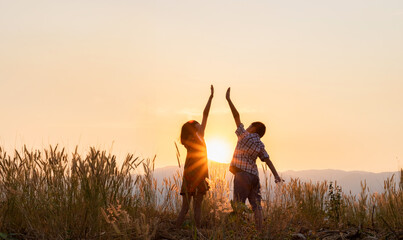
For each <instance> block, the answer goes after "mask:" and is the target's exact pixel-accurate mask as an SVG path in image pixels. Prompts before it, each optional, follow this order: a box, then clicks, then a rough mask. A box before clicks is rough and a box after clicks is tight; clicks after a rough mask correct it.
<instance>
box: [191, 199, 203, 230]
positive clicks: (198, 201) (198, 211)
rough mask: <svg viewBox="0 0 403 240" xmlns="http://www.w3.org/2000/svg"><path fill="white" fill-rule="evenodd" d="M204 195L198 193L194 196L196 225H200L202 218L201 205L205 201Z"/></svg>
mask: <svg viewBox="0 0 403 240" xmlns="http://www.w3.org/2000/svg"><path fill="white" fill-rule="evenodd" d="M203 197H204V195H201V194H199V195H196V196H194V198H193V212H194V216H195V223H196V227H200V219H201V210H202V209H201V205H202V202H203Z"/></svg>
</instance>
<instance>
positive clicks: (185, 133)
mask: <svg viewBox="0 0 403 240" xmlns="http://www.w3.org/2000/svg"><path fill="white" fill-rule="evenodd" d="M197 124H199V123H198V122H197V121H195V120H190V121H188V122H186V123H185V124H183V126H182V131H181V143H182V145H183V146H185V147H187V146H188V145H189V140H191V139H192V138H194V137H196V132H197V128H196V125H197Z"/></svg>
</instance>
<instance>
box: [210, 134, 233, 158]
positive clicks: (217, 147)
mask: <svg viewBox="0 0 403 240" xmlns="http://www.w3.org/2000/svg"><path fill="white" fill-rule="evenodd" d="M206 146H207V157H208V159H209V160H212V161H215V162H220V163H230V162H231V159H232V152H231V148H230V145H229V144H228V143H227V142H226V141H224V140H222V139H220V138H213V139H206Z"/></svg>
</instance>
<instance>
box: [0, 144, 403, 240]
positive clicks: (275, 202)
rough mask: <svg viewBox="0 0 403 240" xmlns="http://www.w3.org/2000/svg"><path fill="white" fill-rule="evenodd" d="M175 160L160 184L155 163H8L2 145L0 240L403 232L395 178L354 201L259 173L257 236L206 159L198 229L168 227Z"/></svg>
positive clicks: (88, 159)
mask: <svg viewBox="0 0 403 240" xmlns="http://www.w3.org/2000/svg"><path fill="white" fill-rule="evenodd" d="M177 158H178V164H179V168H178V171H177V173H176V174H175V175H174V176H171V177H169V178H166V179H164V180H163V182H162V183H161V184H158V183H157V182H156V180H155V178H154V175H153V173H154V164H155V161H158V160H157V159H156V158H155V157H154V158H151V159H139V158H136V157H134V156H133V155H127V157H126V158H125V159H123V161H117V159H116V157H115V156H113V155H111V154H109V153H107V152H105V151H99V150H97V149H94V148H91V149H89V151H88V153H87V154H86V155H85V156H81V155H80V154H78V152H77V149H76V150H75V151H74V152H73V153H71V154H68V153H66V152H65V150H64V149H60V148H59V147H58V146H56V147H49V149H46V150H44V151H39V150H28V149H27V148H26V147H24V148H23V150H22V151H15V152H14V153H13V155H12V156H10V155H9V154H8V153H6V152H5V151H4V150H3V149H2V148H1V147H0V238H6V237H7V238H17V239H158V238H166V239H195V238H197V239H289V238H291V236H292V234H294V233H302V234H304V235H305V236H306V237H307V238H310V239H318V238H319V239H320V238H322V237H323V236H325V235H323V234H329V233H332V231H333V232H334V231H336V232H337V234H339V235H342V234H346V235H342V236H344V237H345V238H347V237H346V236H347V234H349V233H347V231H346V229H356V231H355V232H354V234H355V235H354V236H356V237H362V236H367V235H369V236H377V237H380V238H388V239H398V238H399V237H401V236H402V234H403V189H402V188H403V187H402V186H403V176H400V179H401V181H400V182H401V183H400V186H396V184H395V181H394V180H393V178H392V179H387V180H385V184H384V191H383V192H382V193H373V194H371V193H370V192H369V191H368V188H367V187H366V183H365V182H363V183H362V192H361V194H360V195H359V196H353V195H349V194H344V193H343V192H342V189H341V188H338V187H337V185H336V183H329V182H326V181H324V182H303V181H301V180H299V179H292V180H291V181H289V182H286V183H282V184H274V183H273V182H274V181H273V179H272V176H271V175H270V174H269V173H268V171H267V168H264V175H263V176H260V177H261V178H263V179H264V181H263V182H264V184H263V185H262V198H263V200H262V206H263V215H264V231H263V232H260V233H258V232H256V230H255V227H254V221H253V213H252V212H251V211H250V208H249V206H243V207H242V206H241V207H240V208H238V209H237V214H234V213H233V206H234V204H233V203H232V202H231V197H232V196H231V195H232V194H231V188H232V186H231V180H226V179H229V177H227V174H229V173H228V171H227V166H225V165H220V164H216V163H213V162H211V163H210V165H209V170H210V179H209V184H210V187H211V189H210V191H209V192H208V193H207V194H206V196H205V199H204V202H203V207H202V208H203V216H202V223H201V225H202V227H201V228H200V229H195V228H194V227H192V225H190V226H189V227H184V228H182V229H175V228H174V225H173V222H174V221H175V219H176V217H177V214H178V213H179V210H180V204H181V198H180V195H179V191H180V187H181V183H182V168H181V167H182V165H183V164H181V163H182V161H181V159H180V158H181V156H180V154H179V150H178V154H177ZM118 162H122V164H118ZM401 173H402V174H403V169H402V171H401ZM395 177H397V176H395ZM158 186H160V187H158ZM189 219H191V217H189ZM321 234H322V235H321Z"/></svg>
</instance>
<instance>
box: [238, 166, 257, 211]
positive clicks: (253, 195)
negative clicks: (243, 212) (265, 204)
mask: <svg viewBox="0 0 403 240" xmlns="http://www.w3.org/2000/svg"><path fill="white" fill-rule="evenodd" d="M246 199H248V200H249V203H250V205H252V209H253V211H254V210H255V209H260V210H261V209H262V205H261V201H262V196H261V194H260V181H259V177H258V176H256V175H253V174H251V173H247V172H244V171H239V172H237V173H235V178H234V201H236V202H242V203H245V201H246Z"/></svg>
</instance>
